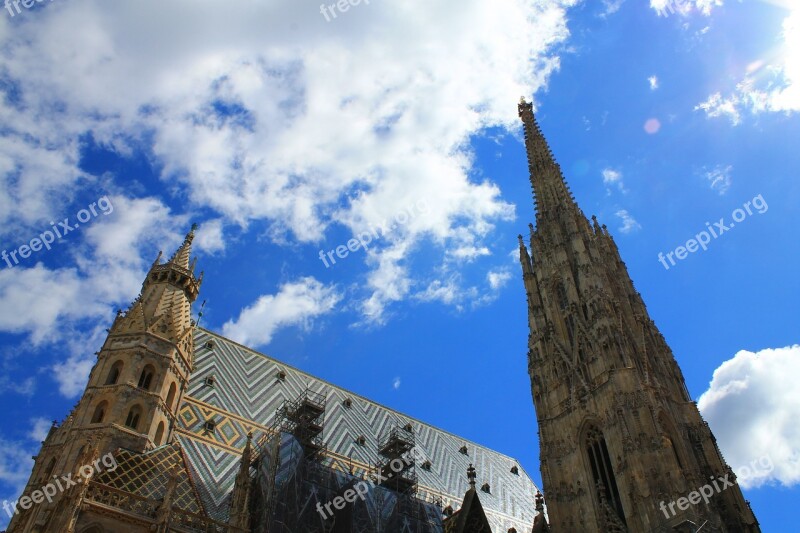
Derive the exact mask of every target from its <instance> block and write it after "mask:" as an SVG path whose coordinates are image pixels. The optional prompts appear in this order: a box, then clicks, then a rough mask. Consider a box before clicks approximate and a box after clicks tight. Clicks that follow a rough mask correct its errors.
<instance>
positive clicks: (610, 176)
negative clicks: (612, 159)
mask: <svg viewBox="0 0 800 533" xmlns="http://www.w3.org/2000/svg"><path fill="white" fill-rule="evenodd" d="M602 174H603V183H604V184H605V185H606V186H608V187H611V186H612V185H616V187H617V188H618V189H619V191H620V192H622V193H625V192H626V191H625V183H623V181H622V172H620V171H619V170H614V169H613V168H604V169H603V171H602ZM606 191H607V192H608V193H609V194H611V190H610V189H606Z"/></svg>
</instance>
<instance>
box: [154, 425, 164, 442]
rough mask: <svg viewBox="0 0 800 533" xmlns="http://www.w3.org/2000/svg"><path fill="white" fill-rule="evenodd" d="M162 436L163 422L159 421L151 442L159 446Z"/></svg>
mask: <svg viewBox="0 0 800 533" xmlns="http://www.w3.org/2000/svg"><path fill="white" fill-rule="evenodd" d="M163 438H164V422H159V423H158V429H156V437H155V439H153V442H155V444H156V446H161V445H162V444H163V442H161V440H162V439H163Z"/></svg>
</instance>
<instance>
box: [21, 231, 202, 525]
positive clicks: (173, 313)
mask: <svg viewBox="0 0 800 533" xmlns="http://www.w3.org/2000/svg"><path fill="white" fill-rule="evenodd" d="M195 229H196V227H194V226H193V227H192V231H191V232H189V234H188V235H186V238H185V239H184V241H183V244H181V246H180V247H179V248H178V250H177V251H176V252H175V254H174V255H173V256H172V257H171V258H170V259H169V261H167V262H166V263H163V264H162V263H160V258H161V253H159V254H158V257H157V258H156V260H155V262H154V263H153V264H152V266H151V267H150V270H149V272H148V273H147V277H146V278H145V281H144V283H143V284H142V291H141V293H140V295H139V296H138V297H137V298H136V300H134V302H133V303H132V304H131V306H130V308H129V309H128V310H127V311H126V312H124V313H123V312H118V313H117V317H116V319H115V320H114V323H113V325H112V326H111V328H110V329H109V330H108V336H107V337H106V341H105V343H103V347H102V348H101V349H100V351H99V352H97V362H96V363H95V365H94V367H93V368H92V370H91V373H90V375H89V381H88V383H87V385H86V390H85V391H84V393H83V396H82V397H81V399H80V401H79V402H78V403H77V405H76V406H75V407H74V408H73V410H72V412H71V413H70V414H69V416H68V417H67V419H66V420H65V421H64V422H63V423H62V424H61V426H60V427H57V426H56V425H55V423H54V424H53V427H52V428H51V430H50V432H49V434H48V436H47V438H46V440H45V441H44V443H43V444H42V449H41V451H40V453H39V455H38V456H37V457H36V458H35V463H34V467H33V472H32V473H31V477H30V479H29V481H28V485H27V487H26V489H25V492H24V493H25V494H30V493H31V492H32V491H34V490H36V489H37V488H40V487H41V486H43V485H45V484H46V483H47V482H48V481H49V480H50V479H51V478H52V477H53V476H55V475H62V474H66V473H71V472H75V471H76V469H80V468H81V467H82V466H85V458H87V457H93V458H94V460H96V459H97V457H99V456H101V455H103V454H105V453H107V452H109V451H114V450H117V449H118V448H125V449H128V450H131V451H135V452H145V451H148V450H151V449H153V448H155V447H158V446H161V445H163V444H165V443H167V442H170V440H171V437H172V431H173V428H174V426H175V422H176V416H177V409H178V405H179V403H180V401H181V396H182V395H183V393H184V392H185V391H186V389H187V387H188V384H189V375H190V373H191V372H192V359H193V354H194V341H193V329H194V328H193V324H192V319H191V304H192V302H194V301H195V299H196V298H197V295H198V293H199V290H200V284H201V282H202V274H201V275H200V278H197V277H195V275H194V262H192V264H191V265H190V262H189V258H190V255H191V245H192V239H193V238H194V231H195ZM90 463H91V462H90ZM96 471H97V469H95V472H96ZM58 503H59V502H58V499H56V501H55V502H53V503H52V504H50V503H48V502H43V503H41V504H38V505H34V506H31V507H30V508H29V509H27V510H25V509H19V512H18V513H17V514H15V515H14V517H13V518H12V520H11V523H10V524H9V528H8V531H9V533H17V532H19V533H27V532H32V531H66V530H68V528H69V525H68V523H67V522H68V521H69V520H70V519H71V517H72V515H73V514H74V512H75V511H76V510H74V509H73V510H68V512H67V511H64V512H62V511H61V510H60V509H59V510H58V511H59V512H54V509H55V506H56V505H57V504H58ZM65 503H66V502H62V503H61V505H60V506H61V507H63V506H64V505H65ZM65 520H66V522H64V521H65Z"/></svg>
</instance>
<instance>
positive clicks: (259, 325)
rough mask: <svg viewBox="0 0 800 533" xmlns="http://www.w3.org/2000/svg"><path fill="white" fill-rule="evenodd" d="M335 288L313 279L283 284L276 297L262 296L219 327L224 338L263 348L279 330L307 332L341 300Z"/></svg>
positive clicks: (274, 295)
mask: <svg viewBox="0 0 800 533" xmlns="http://www.w3.org/2000/svg"><path fill="white" fill-rule="evenodd" d="M341 298H342V297H341V295H340V294H339V293H337V292H336V288H335V287H334V286H330V285H323V284H322V283H320V282H319V281H317V280H316V279H314V278H312V277H305V278H301V279H299V280H297V281H294V282H289V283H284V284H283V285H281V286H280V288H279V289H278V293H277V294H265V295H263V296H261V297H259V298H258V300H256V301H255V302H254V303H253V304H252V305H250V306H248V307H246V308H244V309H242V311H241V313H239V317H238V318H236V319H232V320H229V321H228V322H226V323H225V325H224V326H223V327H222V332H223V334H224V335H225V336H226V337H230V338H231V339H233V340H236V341H238V342H240V343H242V344H246V345H248V346H264V345H266V344H269V342H270V341H271V340H272V335H273V334H274V333H275V332H276V331H277V330H278V329H280V328H283V327H288V326H301V327H304V328H308V327H309V325H310V323H311V320H312V319H314V318H316V317H319V316H321V315H324V314H326V313H328V312H330V311H331V310H333V308H334V307H335V306H336V304H337V303H339V301H340V300H341Z"/></svg>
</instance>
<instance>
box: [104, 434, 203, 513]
mask: <svg viewBox="0 0 800 533" xmlns="http://www.w3.org/2000/svg"><path fill="white" fill-rule="evenodd" d="M114 457H115V460H116V462H117V466H116V467H115V468H114V470H106V471H104V472H102V473H100V474H98V475H97V477H96V478H95V479H94V481H96V482H98V483H102V484H103V485H107V486H109V487H113V488H115V489H119V490H123V491H125V492H131V493H133V494H136V495H138V496H142V497H144V498H149V499H152V500H162V499H163V498H164V495H165V493H166V490H167V484H168V482H169V480H170V478H171V477H172V476H177V484H176V486H175V493H174V496H173V498H174V503H173V505H175V506H177V507H178V508H179V509H182V510H184V511H188V512H190V513H195V514H202V509H201V507H200V501H199V500H198V494H197V492H196V491H195V488H194V486H193V485H192V480H191V479H190V478H189V474H188V473H187V471H186V464H185V462H184V456H183V454H182V453H181V447H180V445H179V444H177V443H173V444H168V445H166V446H161V447H159V448H156V449H155V450H152V451H150V452H147V453H137V452H131V451H128V450H125V449H120V450H117V452H116V453H115V454H114Z"/></svg>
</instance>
